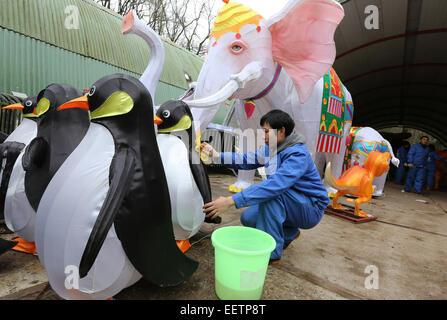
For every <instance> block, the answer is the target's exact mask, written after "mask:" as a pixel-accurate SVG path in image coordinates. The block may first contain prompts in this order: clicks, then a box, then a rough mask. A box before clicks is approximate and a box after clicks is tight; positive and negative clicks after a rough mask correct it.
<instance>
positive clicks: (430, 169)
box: [426, 151, 446, 189]
mask: <svg viewBox="0 0 447 320" xmlns="http://www.w3.org/2000/svg"><path fill="white" fill-rule="evenodd" d="M436 161H443V162H446V161H445V159H443V158H441V157H440V156H439V155H438V154H437V153H436V152H435V151H431V152H429V153H428V157H427V165H426V169H427V172H426V174H427V187H428V188H430V189H432V188H433V186H434V185H435V173H436Z"/></svg>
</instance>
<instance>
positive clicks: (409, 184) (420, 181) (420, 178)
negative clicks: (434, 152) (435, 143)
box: [404, 136, 429, 194]
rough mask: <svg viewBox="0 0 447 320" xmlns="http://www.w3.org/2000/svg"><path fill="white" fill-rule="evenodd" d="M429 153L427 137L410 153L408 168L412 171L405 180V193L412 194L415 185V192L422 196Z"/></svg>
mask: <svg viewBox="0 0 447 320" xmlns="http://www.w3.org/2000/svg"><path fill="white" fill-rule="evenodd" d="M428 151H429V149H428V137H427V136H422V137H421V142H420V143H417V144H414V145H413V146H412V147H411V148H410V151H408V157H407V166H408V167H409V168H410V170H408V175H407V179H406V180H405V188H404V192H411V189H412V188H413V184H414V192H415V193H417V194H421V192H422V186H423V185H424V181H425V165H426V163H427V157H428Z"/></svg>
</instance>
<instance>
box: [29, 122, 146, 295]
mask: <svg viewBox="0 0 447 320" xmlns="http://www.w3.org/2000/svg"><path fill="white" fill-rule="evenodd" d="M114 153H115V146H114V141H113V137H112V135H111V134H110V132H109V131H108V130H107V129H106V128H105V127H103V126H101V125H98V124H95V123H91V124H90V128H89V130H88V132H87V134H86V136H85V137H84V139H83V140H82V141H81V143H80V144H79V146H78V147H77V148H76V149H75V150H74V151H73V152H72V154H71V155H70V156H69V157H68V158H67V159H66V160H65V162H64V163H63V164H62V166H61V167H60V169H59V170H58V171H57V173H56V174H55V175H54V177H53V179H52V180H51V182H50V183H49V185H48V187H47V189H46V190H45V193H44V194H43V196H42V199H41V201H40V204H39V208H38V210H37V215H36V231H35V234H36V249H37V252H38V254H39V259H40V261H41V262H42V264H43V265H44V267H45V270H46V273H47V276H48V280H49V282H50V284H51V287H52V288H53V290H54V291H56V293H57V294H58V295H59V296H61V297H62V298H64V299H107V298H110V297H112V296H114V295H115V294H117V293H118V292H120V291H121V290H122V289H124V288H126V287H128V286H130V285H132V284H134V283H135V282H136V281H138V280H139V279H140V278H141V275H140V274H139V273H138V271H137V270H136V269H135V268H134V267H133V265H132V264H131V262H130V261H129V260H128V258H127V256H126V254H125V252H124V249H123V247H122V245H121V242H120V240H119V239H118V237H117V235H116V233H115V228H114V225H112V227H111V229H110V230H109V232H108V234H107V237H106V239H105V241H104V243H103V245H102V247H101V250H100V251H99V254H98V257H97V258H96V260H95V263H94V264H93V266H92V268H91V269H90V271H89V272H88V274H87V276H86V277H84V278H83V279H79V278H78V268H79V264H80V261H81V257H82V254H83V252H84V249H85V246H86V244H87V241H88V239H89V236H90V233H91V231H92V228H93V226H94V224H95V222H96V219H97V217H98V214H99V211H100V210H101V207H102V204H103V202H104V200H105V198H106V195H107V192H108V190H109V169H110V165H111V161H112V159H113V156H114Z"/></svg>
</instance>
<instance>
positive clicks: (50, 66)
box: [0, 28, 184, 104]
mask: <svg viewBox="0 0 447 320" xmlns="http://www.w3.org/2000/svg"><path fill="white" fill-rule="evenodd" d="M0 48H1V50H0V51H1V53H2V54H1V55H0V66H1V70H2V71H1V72H0V92H11V91H16V92H22V93H25V94H27V95H33V94H37V93H38V92H39V91H40V90H42V88H44V87H46V86H47V85H48V84H51V83H66V84H70V85H72V86H74V87H76V88H78V89H80V90H82V89H83V88H89V87H90V86H91V85H92V83H93V82H95V81H96V80H98V79H99V78H101V77H103V76H105V75H108V74H113V73H127V74H130V75H132V76H134V77H137V78H138V77H139V75H138V74H136V73H133V72H128V71H126V70H124V69H121V68H118V67H115V66H112V65H110V64H107V63H104V62H101V61H98V60H95V59H92V58H89V57H85V56H82V55H79V54H76V53H73V52H70V51H67V50H65V49H62V48H58V47H55V46H52V45H49V44H47V43H44V42H42V41H39V40H36V39H33V38H30V37H27V36H24V35H21V34H18V33H16V32H13V31H8V30H5V29H2V28H0ZM183 92H184V89H181V88H178V87H176V86H172V85H169V84H166V83H165V82H162V81H159V82H158V86H157V91H156V94H155V98H154V100H155V104H161V103H163V102H165V101H167V100H169V99H171V98H173V97H178V96H180V95H181V94H182V93H183Z"/></svg>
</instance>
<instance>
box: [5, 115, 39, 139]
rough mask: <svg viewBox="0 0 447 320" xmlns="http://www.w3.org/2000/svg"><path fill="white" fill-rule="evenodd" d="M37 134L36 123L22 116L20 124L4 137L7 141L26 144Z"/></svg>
mask: <svg viewBox="0 0 447 320" xmlns="http://www.w3.org/2000/svg"><path fill="white" fill-rule="evenodd" d="M36 135H37V123H36V122H35V121H33V120H29V119H26V118H24V119H23V120H22V122H21V123H20V125H19V126H18V127H17V128H15V130H14V131H13V132H11V134H10V135H9V136H8V138H6V140H5V142H7V141H16V142H20V143H23V144H25V145H28V143H30V142H31V140H33V139H34V138H35V137H36Z"/></svg>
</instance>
